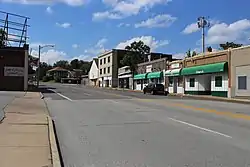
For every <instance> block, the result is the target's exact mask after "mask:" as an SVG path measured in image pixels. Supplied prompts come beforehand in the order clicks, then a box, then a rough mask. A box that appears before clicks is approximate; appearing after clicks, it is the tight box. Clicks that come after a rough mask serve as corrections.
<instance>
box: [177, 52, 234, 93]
mask: <svg viewBox="0 0 250 167" xmlns="http://www.w3.org/2000/svg"><path fill="white" fill-rule="evenodd" d="M228 70H229V66H228V51H220V52H215V53H207V54H205V55H199V56H195V57H191V58H186V59H185V60H184V68H183V69H182V70H181V73H180V75H182V76H184V89H185V91H184V93H185V94H192V95H212V96H221V97H228V79H229V77H228Z"/></svg>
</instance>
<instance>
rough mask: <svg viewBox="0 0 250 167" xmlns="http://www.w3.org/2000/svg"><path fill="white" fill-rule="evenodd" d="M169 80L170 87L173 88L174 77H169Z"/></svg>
mask: <svg viewBox="0 0 250 167" xmlns="http://www.w3.org/2000/svg"><path fill="white" fill-rule="evenodd" d="M168 80H169V84H168V85H169V87H173V83H174V77H168Z"/></svg>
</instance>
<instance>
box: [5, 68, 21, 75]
mask: <svg viewBox="0 0 250 167" xmlns="http://www.w3.org/2000/svg"><path fill="white" fill-rule="evenodd" d="M4 76H6V77H23V76H24V67H4Z"/></svg>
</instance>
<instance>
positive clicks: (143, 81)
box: [134, 73, 148, 90]
mask: <svg viewBox="0 0 250 167" xmlns="http://www.w3.org/2000/svg"><path fill="white" fill-rule="evenodd" d="M147 75H148V73H144V74H137V75H134V89H135V90H143V88H144V87H145V86H146V85H147V84H148V79H147Z"/></svg>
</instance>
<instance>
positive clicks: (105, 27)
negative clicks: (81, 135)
mask: <svg viewBox="0 0 250 167" xmlns="http://www.w3.org/2000/svg"><path fill="white" fill-rule="evenodd" d="M249 6H250V1H249V0H239V1H235V0H219V1H218V0H0V11H5V12H10V13H15V14H19V15H23V16H27V17H29V18H30V20H29V21H28V24H29V25H30V27H29V29H28V36H29V41H28V43H29V44H30V48H32V51H31V52H32V55H34V56H37V53H38V51H37V48H38V45H46V44H53V45H55V47H54V48H43V49H42V51H41V52H42V54H41V55H42V57H41V58H42V61H44V62H47V63H49V64H53V63H54V62H55V61H58V60H62V59H64V60H69V61H70V60H72V59H74V58H78V59H81V60H88V61H89V60H92V59H93V58H94V57H97V56H98V54H100V53H103V52H105V51H107V50H110V49H114V48H118V49H124V48H125V46H127V45H129V44H130V43H132V42H134V41H139V40H142V41H143V42H144V43H145V44H146V45H148V46H150V47H151V51H152V52H161V53H167V54H173V56H174V57H177V58H182V57H183V56H184V55H185V52H186V51H187V50H188V49H191V50H194V51H197V52H200V51H201V30H200V29H199V28H198V26H197V18H198V17H200V16H205V17H206V18H207V20H209V22H210V27H207V28H206V30H205V43H206V47H208V46H212V48H214V49H217V48H218V46H219V44H220V43H224V42H227V41H228V42H236V43H242V44H244V45H248V44H250V40H249V38H250V13H249ZM0 15H1V14H0ZM21 22H23V21H21Z"/></svg>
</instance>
